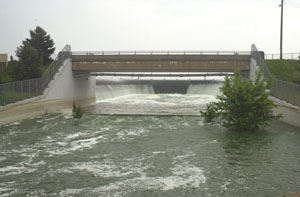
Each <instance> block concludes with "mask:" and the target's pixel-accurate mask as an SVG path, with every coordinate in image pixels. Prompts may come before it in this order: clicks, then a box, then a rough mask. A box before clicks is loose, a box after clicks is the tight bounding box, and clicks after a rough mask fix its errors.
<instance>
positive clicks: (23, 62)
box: [8, 44, 42, 80]
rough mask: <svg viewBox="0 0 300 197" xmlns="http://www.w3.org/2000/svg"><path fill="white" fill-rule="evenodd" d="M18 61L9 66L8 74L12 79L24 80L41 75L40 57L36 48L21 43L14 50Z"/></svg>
mask: <svg viewBox="0 0 300 197" xmlns="http://www.w3.org/2000/svg"><path fill="white" fill-rule="evenodd" d="M16 56H17V57H18V58H19V61H15V62H14V63H13V64H12V65H11V66H10V67H9V71H8V72H9V74H10V76H12V77H13V78H14V80H25V79H32V78H38V77H41V70H40V67H41V65H42V61H41V58H40V57H39V54H38V52H37V50H36V49H35V48H33V47H31V46H29V45H27V44H24V45H21V46H20V47H18V48H17V50H16Z"/></svg>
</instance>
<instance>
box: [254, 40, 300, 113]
mask: <svg viewBox="0 0 300 197" xmlns="http://www.w3.org/2000/svg"><path fill="white" fill-rule="evenodd" d="M251 56H252V58H253V59H254V60H255V61H256V63H257V66H259V67H260V68H261V70H262V72H263V75H264V77H265V78H267V79H268V78H270V77H271V74H270V71H269V69H268V67H267V66H266V64H265V62H264V59H263V58H262V57H261V54H260V52H259V51H258V50H257V48H256V46H255V45H252V46H251ZM271 93H272V95H273V96H275V97H277V98H279V99H281V100H284V101H286V102H288V103H291V104H293V105H296V106H298V107H300V85H298V84H295V83H290V82H286V81H282V80H279V79H273V86H272V89H271Z"/></svg>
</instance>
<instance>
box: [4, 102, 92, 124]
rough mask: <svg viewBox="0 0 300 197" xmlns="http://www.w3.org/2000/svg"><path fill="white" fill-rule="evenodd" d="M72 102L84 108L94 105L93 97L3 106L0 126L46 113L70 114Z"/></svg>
mask: <svg viewBox="0 0 300 197" xmlns="http://www.w3.org/2000/svg"><path fill="white" fill-rule="evenodd" d="M73 102H75V103H76V104H79V105H80V106H83V107H84V106H87V105H91V104H92V103H95V97H91V98H86V99H71V98H68V99H56V100H51V101H35V102H31V103H21V104H20V103H19V104H14V105H10V106H5V107H3V108H2V109H1V111H0V125H3V124H7V123H11V122H15V121H19V120H23V119H28V118H33V117H36V116H40V115H43V114H48V113H66V112H67V113H70V112H71V109H72V104H73Z"/></svg>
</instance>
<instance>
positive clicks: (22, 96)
mask: <svg viewBox="0 0 300 197" xmlns="http://www.w3.org/2000/svg"><path fill="white" fill-rule="evenodd" d="M20 83H21V98H22V100H24V95H23V81H21V82H20Z"/></svg>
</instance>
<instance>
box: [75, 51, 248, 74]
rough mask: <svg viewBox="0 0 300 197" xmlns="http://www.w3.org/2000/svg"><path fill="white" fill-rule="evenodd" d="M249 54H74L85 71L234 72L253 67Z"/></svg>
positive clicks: (78, 65) (76, 66) (80, 67)
mask: <svg viewBox="0 0 300 197" xmlns="http://www.w3.org/2000/svg"><path fill="white" fill-rule="evenodd" d="M250 57H251V56H250V54H245V53H244V54H239V53H233V54H214V55H207V54H205V55H203V54H202V55H201V54H185V53H184V54H179V55H178V54H169V53H168V54H148V55H144V54H141V55H136V54H135V55H121V54H120V55H115V54H113V55H98V54H96V55H94V53H92V54H90V53H88V55H83V54H78V55H76V53H74V54H73V55H72V69H73V71H84V72H233V71H234V69H238V70H242V71H246V70H249V69H250Z"/></svg>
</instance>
